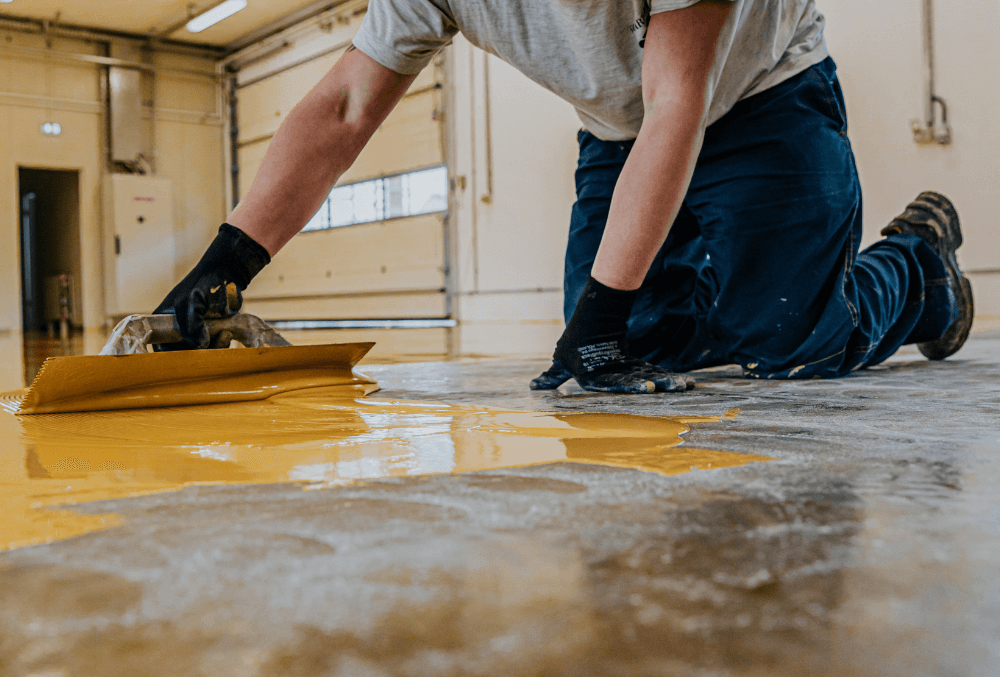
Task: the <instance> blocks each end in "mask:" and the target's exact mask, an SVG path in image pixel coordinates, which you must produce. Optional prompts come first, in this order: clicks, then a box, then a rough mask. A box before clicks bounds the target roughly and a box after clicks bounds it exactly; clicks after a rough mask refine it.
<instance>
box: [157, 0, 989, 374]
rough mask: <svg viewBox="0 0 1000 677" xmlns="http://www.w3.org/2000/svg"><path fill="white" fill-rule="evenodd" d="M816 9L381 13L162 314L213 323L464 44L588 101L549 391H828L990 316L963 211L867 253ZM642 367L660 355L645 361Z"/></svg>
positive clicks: (427, 4)
mask: <svg viewBox="0 0 1000 677" xmlns="http://www.w3.org/2000/svg"><path fill="white" fill-rule="evenodd" d="M823 25H824V20H823V17H822V15H821V14H819V12H818V11H817V9H816V7H815V4H814V0H711V1H703V2H699V1H697V0H651V1H649V0H647V1H644V0H519V1H518V2H509V1H508V0H371V2H370V4H369V9H368V13H367V15H366V16H365V19H364V21H363V23H362V26H361V28H360V30H359V32H358V34H357V36H356V37H355V38H354V42H353V46H352V47H351V49H349V50H348V52H347V53H346V54H345V55H344V56H343V57H342V58H341V59H340V61H339V62H338V63H337V64H336V65H335V66H334V67H333V69H332V70H331V71H330V72H329V73H328V74H327V75H326V76H325V77H324V78H323V79H322V80H321V81H320V82H319V84H318V85H317V86H316V87H315V88H314V89H313V90H312V91H311V92H310V93H309V94H308V95H307V96H306V97H305V99H303V101H302V102H301V103H299V105H298V106H297V107H296V108H295V109H294V110H293V111H292V113H290V114H289V116H288V118H287V119H286V120H285V122H284V123H283V124H282V125H281V128H280V129H279V130H278V133H277V134H276V135H275V137H274V140H273V141H272V143H271V146H270V148H269V150H268V152H267V155H266V157H265V159H264V162H263V164H262V165H261V168H260V170H259V172H258V174H257V176H256V178H255V179H254V182H253V185H252V186H251V189H250V191H249V192H248V194H247V195H246V197H245V198H244V199H243V201H242V202H241V203H240V205H239V207H238V208H237V209H236V210H235V211H234V212H233V214H232V215H231V216H230V219H229V223H228V224H224V225H223V226H222V228H221V229H220V232H219V236H218V237H217V238H216V240H215V242H214V243H213V244H212V246H211V247H210V248H209V250H208V252H206V254H205V256H204V258H203V259H202V261H201V262H200V263H199V264H198V266H197V267H196V268H195V269H194V270H193V271H192V272H191V273H190V274H189V275H188V276H187V277H186V278H185V279H184V280H183V281H182V282H181V283H180V284H179V285H178V286H177V287H176V288H175V289H174V290H173V291H172V292H171V293H170V295H169V296H168V297H167V298H166V299H165V300H164V302H163V304H161V306H160V307H159V308H158V312H173V313H176V314H177V316H178V323H179V325H180V327H181V330H182V333H183V335H184V336H185V337H186V341H187V343H186V344H185V345H182V346H176V347H205V346H206V345H207V334H206V332H205V330H204V325H203V322H202V317H204V316H205V315H206V314H212V313H216V314H224V313H225V312H227V310H226V290H225V288H226V285H227V284H228V283H234V284H235V285H236V286H237V287H238V289H240V290H242V289H245V288H246V285H247V284H249V282H250V280H251V279H252V278H253V276H254V275H255V274H256V273H257V272H258V271H259V270H260V269H261V268H262V267H263V266H264V265H266V264H267V263H268V262H269V261H270V257H271V256H273V255H275V254H276V253H277V252H278V250H279V249H281V247H282V246H283V245H284V244H285V243H286V242H287V241H288V240H289V239H291V238H292V237H293V236H294V235H295V234H296V233H297V232H298V231H299V230H300V229H301V228H302V227H303V225H304V224H305V223H306V222H307V221H308V220H309V218H310V217H311V216H312V215H313V213H314V212H315V211H316V210H317V209H318V208H319V206H320V204H321V203H322V202H323V200H324V199H325V198H326V196H327V194H328V193H329V191H330V189H331V188H332V186H333V185H334V183H335V181H336V179H337V178H338V177H339V176H340V175H341V174H342V173H343V172H344V171H345V170H346V169H347V168H348V167H349V166H350V165H351V163H352V162H353V161H354V159H355V158H356V157H357V155H358V153H359V152H360V151H361V149H362V147H363V146H364V144H365V143H366V142H367V141H368V139H369V138H370V137H371V135H372V134H373V133H374V131H375V130H376V129H377V127H378V125H379V124H380V123H381V122H382V121H383V120H384V119H385V117H386V115H388V113H389V111H390V110H391V109H392V108H393V106H394V105H395V104H396V103H397V102H398V101H399V99H400V98H401V97H402V95H403V93H404V92H405V91H406V89H407V87H408V86H409V85H410V83H411V82H412V81H413V79H414V77H415V75H416V73H418V72H419V71H420V70H421V69H422V68H423V67H424V66H426V65H427V63H429V61H430V60H431V59H432V58H433V56H434V54H435V53H436V52H437V51H438V50H440V49H441V48H442V47H444V46H445V45H446V44H447V43H448V42H450V40H451V38H452V37H453V36H454V35H455V34H456V33H457V32H459V31H461V32H462V33H463V34H464V35H465V36H466V37H467V38H468V39H469V40H470V41H471V42H472V43H473V44H476V45H478V46H480V47H482V48H483V49H485V50H487V51H489V52H491V53H493V54H495V55H497V56H498V57H500V58H502V59H504V60H505V61H507V62H509V63H511V64H512V65H513V66H515V67H516V68H518V69H519V70H521V71H522V72H523V73H525V74H526V75H528V77H530V78H532V79H533V80H535V81H536V82H538V83H540V84H542V85H543V86H545V87H547V88H548V89H550V90H551V91H553V92H555V93H556V94H558V95H560V96H561V97H562V98H564V99H566V100H568V101H569V102H571V103H573V104H574V105H575V106H576V107H577V110H578V112H579V115H580V118H581V120H582V121H583V125H584V130H582V131H581V132H580V134H579V141H580V161H579V166H578V169H577V175H576V178H577V198H578V199H577V202H576V205H575V206H574V208H573V215H572V223H571V226H570V235H569V245H568V248H567V254H566V272H565V299H566V300H565V303H566V306H565V311H566V320H567V327H566V330H565V332H564V333H563V335H562V338H560V340H559V342H558V344H557V346H556V349H555V355H554V360H553V364H552V367H551V368H550V369H549V370H548V371H546V372H545V373H543V374H542V375H541V376H539V377H538V378H537V379H535V380H534V381H532V384H531V387H532V388H534V389H549V388H555V387H558V386H559V385H560V384H562V383H563V382H564V381H566V380H568V379H569V378H571V377H573V378H575V379H576V380H577V382H578V383H579V384H580V385H581V386H582V387H584V388H586V389H588V390H595V391H603V392H623V393H639V392H653V391H655V390H662V391H679V390H684V389H687V388H690V387H692V386H693V381H692V380H691V379H690V378H688V377H685V376H682V375H679V374H678V373H676V372H684V371H689V370H692V369H697V368H701V367H707V366H712V365H718V364H728V363H733V362H735V363H737V364H740V365H742V366H743V368H744V371H745V373H746V375H748V376H751V377H767V378H806V377H813V376H821V377H834V376H841V375H844V374H846V373H848V372H850V371H852V370H854V369H858V368H861V367H865V366H868V365H873V364H877V363H878V362H880V361H882V360H884V359H885V358H887V357H888V356H889V355H891V354H892V353H893V352H894V351H895V350H896V349H897V348H898V347H899V346H901V345H903V344H906V343H918V344H921V350H922V351H923V352H924V353H925V354H926V355H928V357H931V358H932V359H941V358H943V357H946V356H947V355H950V354H952V353H954V352H955V351H956V350H958V349H959V348H960V347H961V345H962V343H963V342H964V341H965V338H966V336H967V335H968V332H969V328H970V326H971V322H972V291H971V287H970V285H969V283H968V280H966V279H965V278H964V277H963V276H962V274H961V271H960V270H959V268H958V265H957V262H956V259H955V249H957V247H958V246H959V245H960V244H961V241H962V238H961V231H960V229H959V223H958V217H957V214H956V213H955V210H954V208H953V207H952V205H951V203H950V202H948V200H947V199H946V198H944V197H943V196H940V195H938V194H936V193H930V192H928V193H922V194H921V195H920V196H919V197H918V198H917V200H916V201H915V202H913V203H912V204H911V205H910V206H909V207H907V208H906V210H905V211H904V212H903V213H902V214H901V215H900V216H899V217H897V218H896V219H894V220H893V221H892V222H891V223H890V224H889V225H888V226H887V227H886V228H885V229H884V230H883V235H885V236H886V238H885V239H884V240H882V241H880V242H879V243H877V244H876V245H874V246H873V247H871V248H869V249H867V250H866V251H865V252H862V253H860V254H859V253H858V241H859V238H860V236H861V192H860V187H859V184H858V177H857V172H856V170H855V166H854V157H853V154H852V152H851V147H850V143H849V141H848V139H847V123H846V119H845V112H844V103H843V96H842V93H841V90H840V86H839V83H838V81H837V78H836V75H835V66H834V64H833V61H832V60H831V59H830V58H829V55H828V53H827V51H826V46H825V42H824V40H823ZM639 358H642V359H639Z"/></svg>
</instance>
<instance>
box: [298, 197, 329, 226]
mask: <svg viewBox="0 0 1000 677" xmlns="http://www.w3.org/2000/svg"><path fill="white" fill-rule="evenodd" d="M329 227H330V201H329V200H327V201H326V202H324V203H323V204H322V205H321V206H320V208H319V211H317V212H316V213H315V214H314V215H313V217H312V218H311V219H309V223H307V224H306V226H305V228H303V229H302V230H324V229H326V228H329Z"/></svg>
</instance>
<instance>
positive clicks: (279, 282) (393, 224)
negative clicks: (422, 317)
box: [248, 214, 444, 298]
mask: <svg viewBox="0 0 1000 677" xmlns="http://www.w3.org/2000/svg"><path fill="white" fill-rule="evenodd" d="M443 228H444V225H443V223H442V220H441V217H440V216H439V215H437V214H432V215H427V216H417V217H411V218H406V219H395V220H392V221H382V222H378V223H370V224H365V225H362V226H349V227H346V228H333V229H330V230H323V231H315V232H310V233H302V234H299V235H297V236H296V237H294V238H293V239H292V241H291V242H289V243H288V244H287V245H285V248H284V249H282V250H281V252H280V253H279V254H278V255H277V256H276V257H275V258H274V261H272V262H271V265H269V266H268V267H267V268H265V269H264V270H263V271H262V272H261V273H260V275H258V276H257V278H256V279H255V280H254V283H253V286H252V287H251V288H250V289H249V290H248V298H273V297H280V296H294V295H311V294H344V293H351V292H363V291H387V290H392V291H399V290H410V289H424V290H427V289H440V288H441V287H443V286H444V247H443V237H442V233H443Z"/></svg>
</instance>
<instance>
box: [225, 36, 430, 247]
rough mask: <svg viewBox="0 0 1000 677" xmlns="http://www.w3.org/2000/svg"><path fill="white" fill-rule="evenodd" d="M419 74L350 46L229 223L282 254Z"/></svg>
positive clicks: (295, 115) (300, 108)
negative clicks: (388, 65) (394, 68)
mask: <svg viewBox="0 0 1000 677" xmlns="http://www.w3.org/2000/svg"><path fill="white" fill-rule="evenodd" d="M416 77H417V76H416V75H400V74H399V73H395V72H393V71H391V70H389V69H388V68H386V67H384V66H382V65H380V64H378V63H377V62H375V61H373V60H372V59H371V58H370V57H369V56H367V55H366V54H364V53H363V52H360V51H358V50H357V49H354V48H353V46H352V47H351V48H349V49H348V50H347V52H346V53H345V54H344V55H343V56H342V57H341V58H340V60H339V61H337V63H336V65H335V66H334V67H333V68H332V69H331V70H330V72H329V73H327V74H326V75H325V76H324V77H323V79H322V80H320V81H319V83H318V84H317V85H316V86H315V87H314V88H313V89H312V91H310V92H309V94H307V95H306V97H305V98H304V99H302V101H301V102H299V104H298V105H297V106H295V108H294V109H292V112H291V113H289V114H288V117H287V118H285V120H284V122H282V123H281V126H280V127H279V128H278V132H277V133H276V134H275V135H274V139H273V140H272V141H271V145H270V147H269V148H268V149H267V153H266V154H265V155H264V161H263V162H262V163H261V165H260V169H259V170H258V171H257V176H256V177H254V180H253V184H251V186H250V190H249V191H248V192H247V194H246V196H245V197H244V198H243V199H242V200H241V201H240V204H239V206H238V207H237V208H236V210H235V211H234V212H233V213H232V214H231V215H230V217H229V223H231V224H232V225H234V226H236V227H237V228H239V229H240V230H242V231H243V232H244V233H246V234H247V235H249V236H250V237H251V238H253V239H254V240H256V241H257V242H258V243H260V244H261V245H263V246H264V248H265V249H267V251H268V253H269V254H270V255H271V256H274V255H275V254H276V253H277V252H278V250H279V249H281V248H282V247H283V246H284V245H285V244H286V243H287V242H288V241H289V240H291V239H292V237H294V236H295V234H296V233H298V232H299V231H300V230H302V228H303V226H305V225H306V223H308V222H309V219H311V218H312V216H313V214H315V213H316V210H318V209H319V208H320V206H321V205H322V204H323V201H324V200H325V199H326V198H327V196H328V195H329V194H330V190H331V189H332V188H333V185H334V184H335V183H336V182H337V179H339V178H340V176H341V174H343V173H344V172H345V171H347V169H348V168H349V167H350V166H351V165H352V164H353V163H354V161H355V160H356V159H357V157H358V155H359V154H360V153H361V150H362V149H363V148H364V147H365V144H366V143H368V140H369V139H370V138H371V136H372V134H374V133H375V130H377V129H378V127H379V125H381V124H382V122H383V121H384V120H385V118H386V116H388V115H389V112H390V111H392V109H393V107H395V105H396V104H397V103H398V102H399V100H400V99H401V98H402V97H403V94H404V93H406V90H407V88H408V87H409V86H410V84H411V83H412V82H413V80H414V78H416Z"/></svg>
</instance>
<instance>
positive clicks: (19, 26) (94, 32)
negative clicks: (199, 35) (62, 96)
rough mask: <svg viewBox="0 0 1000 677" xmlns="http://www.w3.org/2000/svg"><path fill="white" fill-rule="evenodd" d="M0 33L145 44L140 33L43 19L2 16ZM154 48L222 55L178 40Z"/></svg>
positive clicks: (215, 49) (208, 47)
mask: <svg viewBox="0 0 1000 677" xmlns="http://www.w3.org/2000/svg"><path fill="white" fill-rule="evenodd" d="M0 30H10V31H17V32H18V33H35V34H44V35H50V36H52V37H58V38H70V39H74V40H93V41H95V42H107V41H108V40H113V39H119V40H135V41H136V42H148V41H149V36H148V35H143V34H141V33H128V32H125V31H114V30H108V29H103V28H93V27H89V26H77V25H74V24H64V23H60V24H58V25H55V26H54V25H53V24H52V22H50V21H49V22H47V21H45V20H43V19H31V18H29V17H23V16H11V15H9V14H5V15H3V16H2V17H0ZM157 44H158V47H161V48H162V47H169V48H170V49H163V50H162V51H179V52H181V53H185V54H200V55H204V54H205V52H211V54H212V55H213V56H215V55H218V54H220V53H221V52H222V49H223V48H221V47H218V46H216V45H207V44H204V43H198V42H182V41H180V40H159V41H157Z"/></svg>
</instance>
